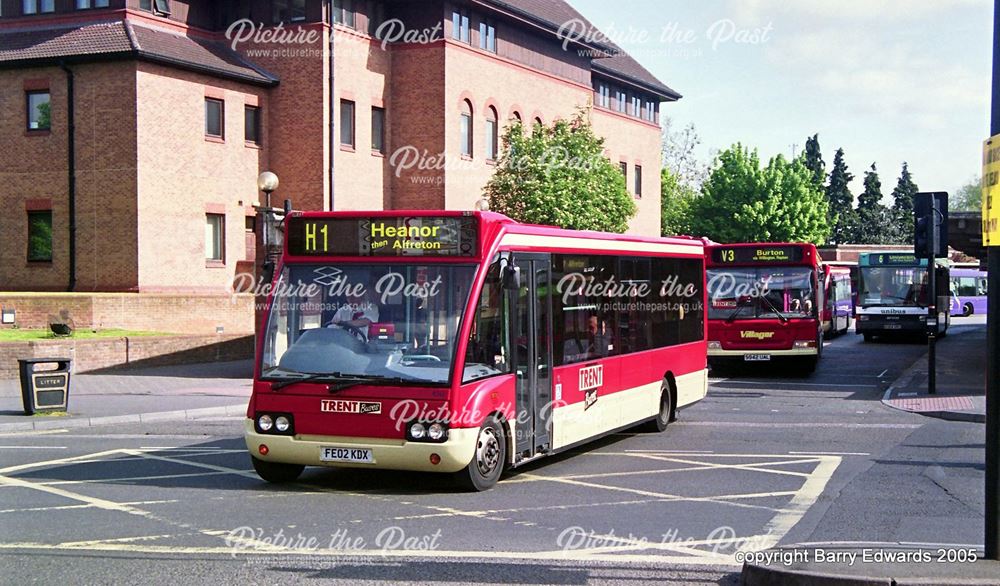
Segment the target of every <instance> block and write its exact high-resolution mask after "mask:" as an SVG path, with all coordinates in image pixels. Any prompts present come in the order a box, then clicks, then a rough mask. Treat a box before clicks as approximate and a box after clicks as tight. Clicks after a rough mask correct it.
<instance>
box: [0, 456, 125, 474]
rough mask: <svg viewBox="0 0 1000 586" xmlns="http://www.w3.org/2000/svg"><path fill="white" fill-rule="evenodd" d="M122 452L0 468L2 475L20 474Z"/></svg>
mask: <svg viewBox="0 0 1000 586" xmlns="http://www.w3.org/2000/svg"><path fill="white" fill-rule="evenodd" d="M120 453H121V450H104V451H103V452H95V453H93V454H84V455H82V456H70V457H69V458H60V459H58V460H45V461H42V462H28V463H27V464H18V465H16V466H8V467H6V468H0V474H10V473H11V472H20V471H22V470H30V469H32V468H44V467H45V466H58V465H60V464H73V463H77V462H79V461H81V460H92V459H95V458H101V457H104V456H111V455H114V454H120Z"/></svg>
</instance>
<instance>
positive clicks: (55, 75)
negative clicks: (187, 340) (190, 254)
mask: <svg viewBox="0 0 1000 586" xmlns="http://www.w3.org/2000/svg"><path fill="white" fill-rule="evenodd" d="M72 69H73V71H74V79H75V92H76V95H75V99H74V102H75V104H76V112H75V116H76V119H75V122H76V129H77V131H76V183H77V185H76V215H77V239H76V241H77V284H76V286H77V289H78V290H84V291H88V290H89V291H93V290H129V289H133V288H135V287H136V285H137V258H136V247H135V236H134V233H135V225H136V220H135V217H136V207H135V191H136V146H135V111H136V103H135V102H136V100H135V64H134V63H130V62H121V63H101V64H89V65H74V66H73V68H72ZM28 87H30V88H31V89H38V88H42V87H47V88H48V90H49V92H50V95H51V102H50V103H51V112H52V125H51V130H49V131H40V132H27V131H26V120H25V112H26V104H25V89H26V88H28ZM66 89H67V83H66V74H65V73H64V72H63V71H62V70H60V69H59V68H57V67H44V68H31V69H17V70H4V71H0V111H2V112H5V113H6V114H5V115H4V116H2V117H0V141H2V143H3V145H4V147H3V148H2V149H0V186H2V187H0V206H2V207H3V209H4V210H5V213H4V214H2V215H0V235H2V239H3V242H4V246H3V247H0V289H4V290H20V291H64V290H66V288H67V287H68V286H69V213H68V205H69V195H68V194H69V187H68V165H69V163H68V158H67V152H68V151H67V148H68V146H67V142H68V129H67V128H68V127H67V105H68V101H67V92H66ZM39 200H42V201H44V200H50V201H51V211H52V254H53V258H52V262H51V263H29V262H27V254H26V251H27V236H28V220H27V213H26V206H27V205H29V202H36V203H37V202H39Z"/></svg>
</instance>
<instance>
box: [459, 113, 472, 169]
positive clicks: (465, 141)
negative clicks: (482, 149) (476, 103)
mask: <svg viewBox="0 0 1000 586" xmlns="http://www.w3.org/2000/svg"><path fill="white" fill-rule="evenodd" d="M459 132H460V133H461V134H462V149H461V152H462V156H463V157H469V158H472V103H471V102H469V100H463V101H462V120H461V122H460V124H459Z"/></svg>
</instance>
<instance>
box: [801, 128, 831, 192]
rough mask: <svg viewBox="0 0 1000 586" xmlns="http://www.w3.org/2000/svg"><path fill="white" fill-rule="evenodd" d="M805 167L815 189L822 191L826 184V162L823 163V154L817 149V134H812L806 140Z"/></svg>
mask: <svg viewBox="0 0 1000 586" xmlns="http://www.w3.org/2000/svg"><path fill="white" fill-rule="evenodd" d="M804 156H805V161H804V162H805V166H806V168H807V169H809V171H810V172H811V173H812V176H813V183H815V184H816V187H818V188H820V189H823V184H825V183H826V162H825V161H823V153H821V152H820V149H819V134H814V135H812V136H810V137H809V138H807V139H806V150H805V154H804Z"/></svg>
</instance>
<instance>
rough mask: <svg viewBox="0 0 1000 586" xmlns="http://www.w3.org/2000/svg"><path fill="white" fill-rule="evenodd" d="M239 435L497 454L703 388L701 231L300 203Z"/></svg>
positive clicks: (558, 445)
mask: <svg viewBox="0 0 1000 586" xmlns="http://www.w3.org/2000/svg"><path fill="white" fill-rule="evenodd" d="M272 287H273V289H272V291H270V297H269V301H268V303H267V307H266V317H265V320H264V326H263V331H262V335H261V336H259V343H258V347H257V359H256V362H257V363H256V372H255V376H254V388H253V395H252V397H251V399H250V404H249V407H248V410H247V420H246V430H245V438H246V444H247V448H248V449H249V450H250V453H251V456H252V457H253V465H254V468H255V469H256V470H257V472H258V474H259V475H260V476H261V477H262V478H264V479H265V480H268V481H272V482H281V481H290V480H293V479H295V478H297V477H298V476H299V474H300V473H301V472H302V470H303V467H304V466H345V467H355V468H388V469H397V470H415V471H438V472H446V473H455V474H456V476H457V478H458V480H460V481H461V482H462V483H463V484H464V485H465V486H467V487H468V488H470V489H473V490H484V489H486V488H489V487H490V486H491V485H493V484H494V483H495V482H496V481H497V480H498V478H499V477H500V475H501V473H502V472H503V470H504V469H505V468H506V467H516V466H520V465H522V464H525V463H526V462H531V461H533V460H535V459H536V458H540V457H543V456H546V455H550V454H554V453H557V452H560V451H562V450H566V449H568V448H570V447H572V446H575V445H578V444H580V443H582V442H585V441H589V440H592V439H594V438H596V437H599V436H602V435H605V434H609V433H612V432H615V431H617V430H621V429H624V428H628V427H631V426H635V425H636V424H645V425H646V426H647V427H650V428H652V429H655V430H663V429H665V428H666V426H667V424H668V423H669V422H670V421H671V420H672V419H673V418H674V416H675V412H676V410H677V409H678V408H680V407H684V406H687V405H690V404H692V403H694V402H695V401H698V400H700V399H701V398H703V397H704V396H705V393H706V390H707V380H708V379H707V367H706V340H705V286H704V245H703V243H702V242H701V241H698V240H693V239H683V238H677V239H669V238H640V237H633V236H623V235H617V234H603V233H596V232H579V231H570V230H561V229H557V228H551V227H543V226H532V225H525V224H520V223H517V222H514V221H512V220H510V219H508V218H507V217H505V216H502V215H499V214H496V213H491V212H369V213H346V212H338V213H329V212H327V213H297V212H296V213H292V214H290V215H289V217H288V218H287V219H286V220H285V248H284V252H283V257H282V262H281V264H280V267H279V271H278V273H277V275H276V277H275V279H274V283H273V285H272Z"/></svg>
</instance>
